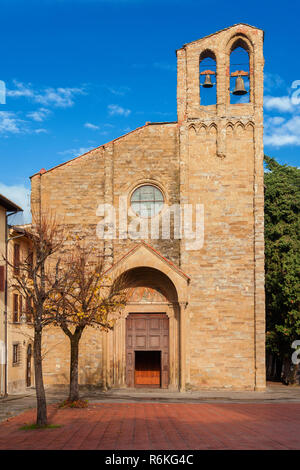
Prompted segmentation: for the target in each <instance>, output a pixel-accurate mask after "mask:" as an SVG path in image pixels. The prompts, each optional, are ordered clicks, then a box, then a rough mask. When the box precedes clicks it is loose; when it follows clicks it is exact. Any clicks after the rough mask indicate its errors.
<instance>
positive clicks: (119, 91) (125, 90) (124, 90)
mask: <svg viewBox="0 0 300 470" xmlns="http://www.w3.org/2000/svg"><path fill="white" fill-rule="evenodd" d="M108 90H109V91H110V92H111V93H112V94H113V95H117V96H124V95H126V93H128V92H129V91H130V88H128V87H127V86H121V87H119V88H112V87H108Z"/></svg>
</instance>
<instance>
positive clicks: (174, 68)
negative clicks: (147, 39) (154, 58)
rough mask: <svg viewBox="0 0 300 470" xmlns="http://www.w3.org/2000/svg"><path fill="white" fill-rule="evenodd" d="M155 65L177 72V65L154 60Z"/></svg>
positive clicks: (161, 68)
mask: <svg viewBox="0 0 300 470" xmlns="http://www.w3.org/2000/svg"><path fill="white" fill-rule="evenodd" d="M153 67H155V68H156V69H160V70H166V71H168V72H176V65H175V64H168V63H166V62H154V64H153Z"/></svg>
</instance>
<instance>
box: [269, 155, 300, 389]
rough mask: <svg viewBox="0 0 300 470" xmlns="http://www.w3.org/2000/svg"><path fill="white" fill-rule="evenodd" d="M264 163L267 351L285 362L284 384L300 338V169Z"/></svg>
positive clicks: (293, 372)
mask: <svg viewBox="0 0 300 470" xmlns="http://www.w3.org/2000/svg"><path fill="white" fill-rule="evenodd" d="M264 160H265V166H266V172H265V272H266V314H267V335H266V337H267V351H269V352H271V353H272V354H275V355H276V356H277V357H279V358H280V360H281V361H282V363H283V371H282V374H283V376H282V379H283V381H284V382H285V383H293V382H294V381H295V376H296V371H297V367H296V366H294V365H293V364H292V363H291V356H292V353H293V352H294V350H293V349H292V347H291V346H292V343H293V341H294V340H296V339H300V312H299V307H300V291H299V248H300V242H299V228H300V223H299V207H300V170H299V169H298V168H296V167H291V166H287V165H280V164H279V163H278V162H276V160H274V159H273V158H270V157H268V156H265V159H264Z"/></svg>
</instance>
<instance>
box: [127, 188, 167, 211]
mask: <svg viewBox="0 0 300 470" xmlns="http://www.w3.org/2000/svg"><path fill="white" fill-rule="evenodd" d="M163 205H164V196H163V193H162V192H161V191H160V189H158V188H156V187H155V186H151V185H150V184H149V185H144V186H140V187H139V188H137V189H136V190H135V191H134V192H133V193H132V196H131V208H132V210H133V211H134V212H135V213H136V214H137V215H139V216H140V217H153V216H154V215H156V214H158V213H159V212H160V211H161V210H162V208H163Z"/></svg>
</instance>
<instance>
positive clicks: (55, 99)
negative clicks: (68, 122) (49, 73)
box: [34, 88, 84, 108]
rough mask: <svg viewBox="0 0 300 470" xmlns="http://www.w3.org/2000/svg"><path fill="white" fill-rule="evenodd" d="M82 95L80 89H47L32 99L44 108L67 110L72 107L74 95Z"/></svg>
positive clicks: (82, 91) (82, 92)
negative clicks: (51, 107)
mask: <svg viewBox="0 0 300 470" xmlns="http://www.w3.org/2000/svg"><path fill="white" fill-rule="evenodd" d="M78 94H79V95H82V94H84V90H83V89H82V88H47V89H46V90H44V91H43V92H41V93H38V94H36V95H35V97H34V99H35V101H37V102H38V103H41V104H43V105H45V106H51V105H52V106H54V107H56V108H69V107H71V106H73V105H74V97H75V95H78Z"/></svg>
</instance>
